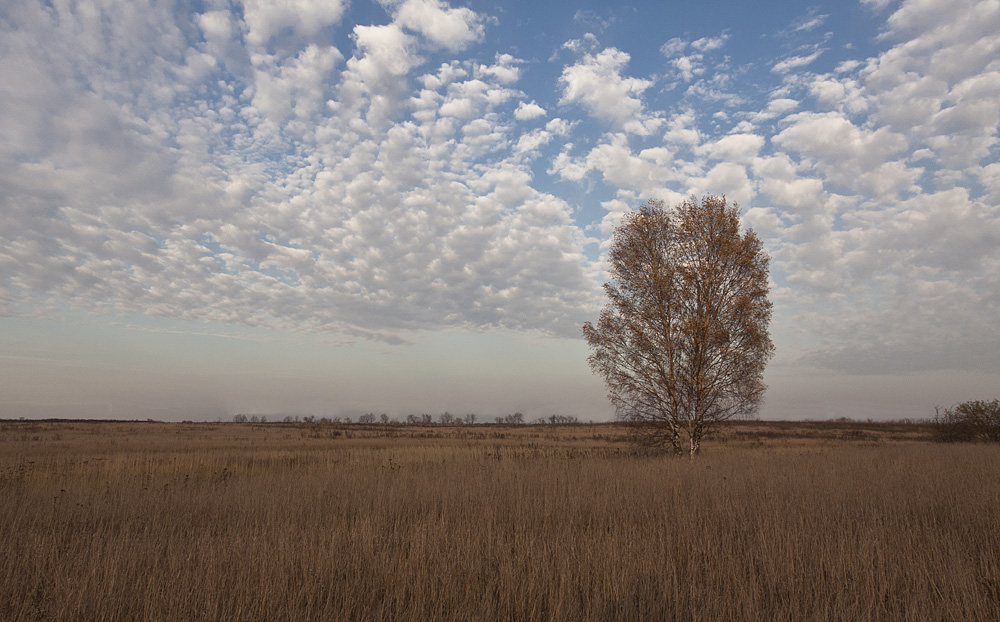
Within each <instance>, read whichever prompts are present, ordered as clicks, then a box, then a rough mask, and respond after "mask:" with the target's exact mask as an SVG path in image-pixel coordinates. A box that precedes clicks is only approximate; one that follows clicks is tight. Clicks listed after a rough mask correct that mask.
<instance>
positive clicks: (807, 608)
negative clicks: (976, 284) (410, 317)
mask: <svg viewBox="0 0 1000 622" xmlns="http://www.w3.org/2000/svg"><path fill="white" fill-rule="evenodd" d="M926 436H927V430H926V429H925V428H922V427H921V426H917V425H901V424H897V425H895V426H892V425H889V424H870V425H865V424H850V423H844V424H807V423H795V424H780V423H754V422H751V423H741V424H736V425H733V426H729V427H727V428H726V429H724V430H722V431H721V433H720V434H719V435H718V437H717V438H716V440H715V441H710V442H709V443H708V444H707V445H706V447H705V453H704V455H703V456H701V457H700V458H699V459H698V460H696V461H695V462H693V463H689V462H688V461H686V460H678V459H671V458H664V457H660V456H655V455H647V454H644V453H641V452H637V451H633V450H632V449H631V448H630V446H629V445H628V443H627V442H626V436H625V431H624V430H623V428H622V427H621V426H618V425H579V426H556V427H552V426H519V427H513V426H512V427H499V426H475V427H464V428H463V427H448V428H444V427H439V426H433V427H418V426H414V427H406V426H390V427H384V428H383V427H379V426H370V427H363V426H357V425H355V426H342V427H333V426H315V427H312V428H310V427H309V426H307V425H304V424H303V425H299V426H294V425H285V424H266V425H259V426H251V425H234V424H157V423H32V422H3V423H0V619H2V620H43V619H53V620H694V619H706V620H997V619H1000V448H998V447H997V446H985V445H935V444H930V443H928V442H926V441H925V440H923V439H925V438H926Z"/></svg>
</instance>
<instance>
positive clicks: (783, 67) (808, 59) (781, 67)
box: [771, 50, 823, 73]
mask: <svg viewBox="0 0 1000 622" xmlns="http://www.w3.org/2000/svg"><path fill="white" fill-rule="evenodd" d="M822 53H823V50H816V51H815V52H813V53H812V54H809V55H807V56H790V57H788V58H786V59H784V60H781V61H779V62H777V63H775V64H774V66H772V67H771V71H773V72H774V73H788V72H789V71H792V70H793V69H798V68H799V67H805V66H806V65H809V64H811V63H812V62H813V61H815V60H816V59H817V58H819V57H820V55H821V54H822Z"/></svg>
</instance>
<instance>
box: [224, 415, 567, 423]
mask: <svg viewBox="0 0 1000 622" xmlns="http://www.w3.org/2000/svg"><path fill="white" fill-rule="evenodd" d="M271 421H272V422H281V423H307V424H311V425H317V424H320V425H324V424H334V423H354V420H353V419H352V418H351V417H347V416H336V417H315V416H312V415H306V416H302V415H285V416H284V417H281V416H280V415H279V416H276V417H275V416H272V419H271ZM233 422H234V423H268V418H267V416H266V415H247V414H242V413H241V414H238V415H235V416H234V417H233ZM494 422H495V423H496V424H498V425H524V424H526V423H527V418H526V417H525V415H524V413H521V412H515V413H512V414H509V415H503V416H499V417H496V418H495V419H494ZM357 423H359V424H363V425H374V424H376V423H380V424H382V425H400V424H402V423H406V424H408V425H435V424H437V425H476V424H477V423H479V417H478V416H477V415H476V414H475V413H467V414H465V415H454V414H452V413H449V412H443V413H441V414H440V415H438V416H437V417H436V418H435V417H434V416H433V415H430V414H427V413H422V414H419V415H418V414H414V413H411V414H409V415H407V416H406V418H405V419H404V420H403V421H398V420H396V419H392V418H390V417H389V415H387V414H386V413H382V414H381V415H376V414H375V413H371V412H370V413H365V414H363V415H360V416H359V417H358V419H357ZM531 423H533V424H546V425H567V424H576V423H580V420H579V419H578V418H577V417H574V416H571V415H549V416H548V417H539V418H537V419H535V420H533V421H532V422H531Z"/></svg>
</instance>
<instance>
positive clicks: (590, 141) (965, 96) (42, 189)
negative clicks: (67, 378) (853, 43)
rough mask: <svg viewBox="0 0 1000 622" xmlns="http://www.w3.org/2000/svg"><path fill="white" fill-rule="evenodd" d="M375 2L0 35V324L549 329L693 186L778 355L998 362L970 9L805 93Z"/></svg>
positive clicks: (448, 13) (976, 32)
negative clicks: (736, 239)
mask: <svg viewBox="0 0 1000 622" xmlns="http://www.w3.org/2000/svg"><path fill="white" fill-rule="evenodd" d="M385 6H386V7H387V16H388V20H387V21H384V23H374V22H373V23H370V24H354V23H344V21H343V20H344V19H345V16H346V15H347V13H346V4H343V3H337V2H334V3H316V2H298V3H296V2H289V3H284V4H280V5H262V4H254V3H247V4H246V5H245V6H244V8H243V9H242V10H241V9H239V7H237V8H236V9H234V10H229V9H227V8H225V6H224V5H215V4H212V5H211V6H209V7H207V8H208V9H209V10H206V11H204V12H203V13H201V14H194V13H192V14H185V13H184V12H183V11H175V10H174V8H173V7H164V6H160V5H158V4H155V3H154V4H150V5H149V6H145V5H144V8H143V11H144V12H137V11H124V10H111V9H110V8H108V7H104V8H101V7H100V6H95V5H91V4H88V3H86V2H80V3H56V4H53V5H51V6H49V5H45V6H42V5H41V4H38V3H34V2H30V1H28V2H24V3H21V4H19V5H18V7H17V10H16V11H14V10H11V11H8V12H6V13H5V23H4V28H5V30H4V37H3V38H2V39H0V40H2V43H0V61H2V62H3V65H4V67H5V73H4V80H3V88H0V111H2V112H0V274H3V275H4V277H3V280H2V281H0V313H4V314H48V313H56V312H57V311H58V310H59V309H63V308H71V309H84V310H93V311H95V312H98V313H108V314H112V315H114V314H132V313H135V314H146V315H149V316H156V317H170V318H184V319H188V320H192V321H199V322H204V321H211V322H219V323H225V324H227V325H231V326H244V327H245V326H250V327H262V328H268V329H281V330H294V331H299V332H304V333H309V334H311V335H312V334H315V335H318V336H319V338H320V339H324V340H328V341H331V342H336V343H342V342H343V341H345V340H349V339H376V340H381V341H384V342H387V343H399V342H402V341H405V340H407V339H412V338H413V337H414V335H417V334H419V333H420V332H421V331H428V330H450V329H465V330H494V329H502V330H515V331H529V332H538V333H543V334H548V335H561V336H578V327H579V324H580V322H581V321H582V320H584V319H588V318H592V317H593V314H594V313H595V312H596V308H597V306H598V305H599V301H600V292H599V288H598V284H599V282H600V281H601V280H602V278H603V275H602V273H601V270H602V267H603V265H604V264H603V259H602V255H601V253H603V252H606V250H607V243H608V236H609V234H610V232H611V229H612V228H613V226H614V224H615V223H617V222H618V221H619V219H620V217H621V214H623V213H624V211H625V210H627V209H629V208H633V207H635V206H636V205H638V203H639V202H641V200H642V199H643V198H646V197H660V198H664V199H665V200H667V201H668V203H676V202H677V201H679V200H681V199H683V198H685V197H687V196H690V194H691V193H696V194H700V193H703V192H706V193H707V192H712V193H722V192H724V193H726V194H727V196H728V197H729V198H730V199H732V200H736V201H738V202H740V203H741V205H742V206H743V208H744V210H745V211H744V219H745V221H746V222H747V223H749V224H752V225H753V226H754V227H756V228H757V230H758V232H759V233H760V234H761V236H762V237H763V239H764V241H765V244H766V245H767V248H768V250H769V252H770V253H771V254H772V257H773V263H772V267H773V270H772V276H773V278H774V279H775V292H776V296H779V297H780V300H779V302H780V307H781V308H780V318H779V319H780V326H778V325H777V324H779V322H777V321H776V330H777V331H779V332H780V339H781V340H782V341H781V343H780V344H779V345H780V347H781V350H780V352H781V356H783V357H786V360H795V361H797V362H798V363H801V364H806V363H808V364H814V365H819V366H826V367H832V368H835V369H838V370H849V369H864V370H868V371H872V372H875V371H883V372H886V373H894V372H899V371H905V370H908V369H914V368H917V367H920V366H928V365H929V366H934V365H938V366H941V367H945V366H951V367H955V368H976V369H980V370H986V371H990V370H995V369H996V366H997V364H1000V363H998V361H997V358H996V355H995V352H998V351H1000V348H998V347H997V346H998V345H1000V334H998V329H997V328H996V326H995V324H996V322H995V318H996V317H997V312H998V305H1000V300H998V299H997V294H996V292H997V291H1000V282H998V280H997V279H998V277H997V275H998V274H1000V255H998V250H997V249H998V248H1000V232H998V222H1000V212H998V204H1000V169H998V168H997V164H996V160H997V149H998V148H1000V144H998V125H1000V109H998V108H997V106H996V101H997V100H998V99H1000V63H998V61H997V58H998V51H1000V35H998V34H997V33H998V32H1000V8H998V6H997V4H996V3H994V2H986V1H982V2H972V1H971V0H961V1H960V2H959V3H958V4H956V5H955V6H954V7H953V10H948V11H942V10H941V9H940V6H939V5H938V4H935V3H926V2H910V1H904V2H901V3H899V4H898V6H897V5H893V6H892V7H889V6H888V5H885V9H886V10H887V11H893V12H892V13H891V15H889V16H888V17H887V18H885V19H886V22H885V25H884V28H882V34H881V35H880V37H879V39H878V40H877V41H875V42H873V45H874V46H875V47H876V48H877V50H876V52H875V53H873V55H872V56H871V57H870V58H864V57H858V58H842V56H844V55H847V54H849V53H850V52H849V51H847V50H845V49H843V48H838V50H839V51H837V52H836V53H837V55H838V58H837V59H836V60H837V62H836V69H835V70H834V71H832V72H827V71H821V70H819V69H816V66H817V65H818V64H819V63H817V62H815V61H817V60H818V55H819V54H820V53H823V54H827V53H829V54H833V53H834V52H833V51H832V48H830V51H828V52H822V50H820V49H819V48H797V50H798V51H796V52H790V53H791V54H792V56H790V57H787V56H786V57H777V58H748V59H746V60H745V61H741V64H740V65H734V66H731V65H730V63H729V62H728V61H726V60H725V59H722V60H716V59H714V58H713V54H721V53H722V51H724V50H725V47H726V44H727V43H728V37H729V35H728V33H723V34H720V35H717V36H709V37H703V38H697V39H693V40H692V39H691V38H690V37H684V38H674V39H670V40H668V41H667V42H666V43H665V44H664V45H663V46H662V48H661V51H662V52H663V54H665V56H666V57H665V58H664V59H661V60H660V65H661V66H660V68H659V71H662V72H664V75H656V74H654V73H653V72H654V71H656V69H653V70H650V69H645V68H643V69H641V70H640V69H635V67H637V66H640V65H636V64H635V61H634V60H633V57H631V56H630V55H629V51H632V50H631V48H626V47H624V46H625V44H624V43H623V44H622V45H621V46H609V45H605V46H602V45H601V44H600V42H599V41H598V40H597V38H596V37H595V36H594V35H592V34H589V35H585V36H583V37H580V38H578V39H575V40H573V41H570V42H567V43H566V44H564V45H563V46H561V47H560V46H558V44H557V43H556V42H549V47H548V48H547V49H545V50H544V51H543V53H542V54H541V55H537V54H531V53H525V54H523V56H524V57H525V58H526V59H527V60H524V59H521V58H518V57H516V56H514V55H513V54H511V53H509V50H512V49H515V46H513V45H511V46H504V47H503V49H501V50H499V51H496V53H494V50H491V51H489V52H488V53H487V54H484V53H483V48H482V47H481V46H480V44H485V43H486V42H488V41H489V37H487V34H488V33H487V30H486V27H485V25H487V24H490V29H491V30H492V28H493V27H494V26H493V24H498V25H499V24H501V23H502V20H503V19H507V18H505V17H503V16H501V17H500V18H496V19H495V20H494V19H493V18H491V17H490V16H486V15H480V14H478V13H475V12H473V11H471V10H469V9H465V8H460V7H457V6H456V7H452V6H451V5H448V4H445V3H442V2H435V1H429V0H428V1H415V0H411V1H408V2H387V3H386V5H385ZM823 19H825V16H821V15H816V14H810V15H809V16H807V19H803V20H800V21H799V22H796V23H795V24H793V28H798V33H799V35H794V33H784V34H785V35H787V36H793V35H794V36H814V35H815V33H816V32H817V31H818V30H819V29H820V28H833V27H834V24H835V23H836V20H833V19H828V20H826V21H825V22H824V21H822V20H823ZM498 27H499V26H498ZM348 34H350V35H353V37H352V38H348V37H346V36H345V35H348ZM519 44H520V45H527V43H526V40H519ZM553 48H558V51H557V53H556V54H555V56H553V57H552V60H546V61H539V60H537V59H538V58H545V57H546V55H547V54H549V51H550V50H551V49H553ZM786 50H787V48H786ZM803 50H804V51H803ZM533 51H537V49H536V50H533ZM785 53H786V54H788V53H789V52H787V51H786V52H785ZM484 59H485V60H484ZM832 64H834V63H831V65H832ZM630 67H631V68H632V69H631V70H630ZM643 67H645V66H644V65H643ZM637 72H641V73H637ZM551 76H556V77H557V80H551ZM546 77H548V78H546ZM546 79H548V82H546ZM683 81H686V83H684V88H683V89H681V88H676V85H677V84H678V83H681V82H683ZM563 192H565V194H562V193H563ZM920 352H930V353H932V355H926V356H923V357H921V356H920V355H919V353H920ZM991 352H992V353H994V354H991ZM965 354H968V356H965ZM918 359H922V360H918ZM929 359H934V360H929Z"/></svg>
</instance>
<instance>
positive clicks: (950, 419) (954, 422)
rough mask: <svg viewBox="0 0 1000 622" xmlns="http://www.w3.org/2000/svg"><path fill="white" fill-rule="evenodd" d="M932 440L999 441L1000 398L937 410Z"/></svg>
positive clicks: (960, 441)
mask: <svg viewBox="0 0 1000 622" xmlns="http://www.w3.org/2000/svg"><path fill="white" fill-rule="evenodd" d="M934 439H935V440H937V441H940V442H944V443H967V442H981V443H1000V400H993V401H992V402H987V401H982V400H974V401H970V402H963V403H961V404H959V405H957V406H953V407H952V408H946V409H945V410H943V411H942V410H937V411H936V414H935V416H934Z"/></svg>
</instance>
